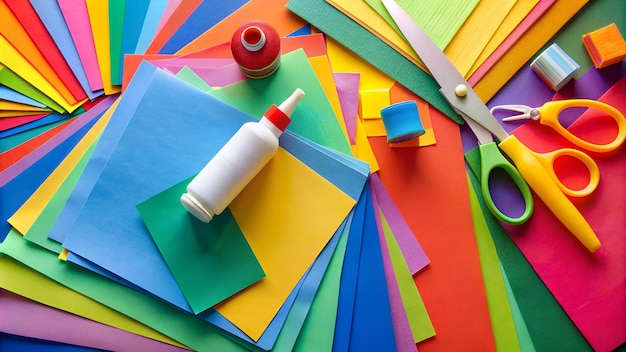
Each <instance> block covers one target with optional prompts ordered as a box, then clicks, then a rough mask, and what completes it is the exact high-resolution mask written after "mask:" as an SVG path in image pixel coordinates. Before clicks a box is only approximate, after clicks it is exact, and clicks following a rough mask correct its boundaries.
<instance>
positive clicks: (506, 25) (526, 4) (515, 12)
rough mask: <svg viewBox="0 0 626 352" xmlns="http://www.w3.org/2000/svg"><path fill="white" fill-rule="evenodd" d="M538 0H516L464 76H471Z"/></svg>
mask: <svg viewBox="0 0 626 352" xmlns="http://www.w3.org/2000/svg"><path fill="white" fill-rule="evenodd" d="M538 2H539V0H517V1H516V2H515V5H513V8H512V9H511V11H509V13H508V14H507V15H506V17H505V18H504V20H503V21H502V23H501V24H500V27H498V29H497V30H496V32H495V33H494V34H493V36H492V37H491V39H490V40H489V42H488V43H487V45H486V46H485V48H484V49H483V51H482V52H481V53H480V55H479V56H478V58H477V59H476V61H475V62H474V64H473V65H472V68H471V69H470V70H469V72H468V73H467V74H466V75H465V78H468V77H469V76H471V75H472V74H473V73H474V72H476V70H478V68H479V67H480V65H482V64H483V63H484V62H485V60H487V59H488V58H489V56H490V55H491V54H493V52H494V51H495V50H496V49H497V48H498V47H499V46H500V44H502V42H504V40H505V39H506V38H507V37H508V36H509V34H511V32H513V30H514V29H515V27H517V26H518V25H519V24H520V23H521V22H522V21H523V20H524V18H525V17H526V16H527V15H528V14H529V13H530V11H532V9H533V8H534V7H535V6H536V5H537V3H538Z"/></svg>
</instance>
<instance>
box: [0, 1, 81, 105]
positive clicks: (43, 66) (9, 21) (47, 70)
mask: <svg viewBox="0 0 626 352" xmlns="http://www.w3.org/2000/svg"><path fill="white" fill-rule="evenodd" d="M0 16H1V18H2V20H0V35H2V36H4V38H5V39H6V40H7V41H8V42H9V43H11V45H12V46H13V47H14V48H15V49H16V50H17V51H18V52H20V53H21V54H22V55H23V56H24V57H25V58H26V59H27V60H28V62H29V64H30V65H32V66H33V67H35V68H36V69H37V71H38V72H39V73H40V74H41V75H42V76H43V77H44V78H45V80H46V81H47V82H49V83H50V84H51V85H52V86H53V87H54V89H55V90H56V91H57V92H59V94H60V95H61V96H62V98H63V99H64V101H65V102H66V105H67V104H70V105H71V104H76V103H77V102H78V101H77V100H76V98H74V96H73V95H72V93H71V92H70V90H69V89H68V87H67V86H66V85H65V83H64V82H63V80H62V79H61V77H60V76H59V75H58V74H57V73H56V71H55V70H54V68H53V67H52V66H50V63H48V61H47V60H46V58H45V57H44V56H43V54H42V53H41V52H40V51H39V49H38V48H37V45H35V43H34V42H33V40H32V39H31V37H30V36H29V35H28V33H27V32H26V30H25V29H24V27H22V24H21V23H20V22H19V21H18V20H17V17H15V15H14V14H13V12H12V11H11V9H10V8H9V6H8V5H7V4H6V3H5V2H4V1H0ZM0 62H3V63H4V61H3V60H2V58H0ZM7 66H9V65H7ZM13 71H15V70H13ZM31 83H32V82H31ZM33 85H35V84H33ZM35 86H36V85H35ZM51 98H52V97H51ZM53 99H54V98H53ZM55 101H56V102H58V103H61V102H60V101H58V100H56V99H55ZM64 108H65V106H64Z"/></svg>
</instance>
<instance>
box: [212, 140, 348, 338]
mask: <svg viewBox="0 0 626 352" xmlns="http://www.w3.org/2000/svg"><path fill="white" fill-rule="evenodd" d="M285 170H289V177H285ZM268 199H273V200H275V201H270V202H268V201H267V200H268ZM355 203H356V200H354V199H352V198H350V197H349V196H348V195H346V194H345V193H343V192H342V191H341V190H340V189H338V188H337V187H335V186H334V185H333V184H332V183H330V182H329V181H327V180H326V179H324V178H323V177H320V175H318V174H317V173H316V172H315V171H313V170H312V169H310V168H309V167H308V166H306V164H304V163H302V162H301V161H300V160H298V159H297V158H295V157H294V156H292V155H291V154H289V153H288V152H286V151H285V150H283V149H279V151H278V152H277V154H275V155H274V157H273V158H272V160H270V162H269V163H268V164H267V166H265V168H263V169H262V170H261V172H260V173H259V174H258V175H257V176H255V178H254V179H253V180H252V182H251V183H250V184H248V185H247V186H246V188H245V189H244V190H243V191H242V193H240V194H239V196H237V198H236V199H235V200H234V201H233V202H232V203H231V204H230V210H231V212H232V214H233V216H234V218H235V220H236V221H237V223H238V224H239V227H240V228H241V230H242V232H243V233H244V235H245V236H246V239H247V240H248V243H249V244H250V247H251V248H252V250H253V251H254V253H255V254H256V256H257V258H258V259H259V262H260V263H261V265H262V266H263V270H264V271H265V273H266V275H267V276H266V277H265V278H264V279H263V280H260V281H259V282H257V283H255V284H253V285H252V286H250V287H248V288H247V289H245V290H243V291H241V292H240V293H238V294H236V295H235V296H233V297H232V298H230V299H228V300H226V301H225V302H223V303H220V304H218V305H217V306H215V309H216V310H217V311H218V312H219V313H221V314H222V315H223V316H224V317H226V319H228V320H230V321H231V322H232V323H233V324H235V325H236V326H237V327H238V328H239V329H241V330H242V331H243V332H244V333H245V334H246V335H248V336H250V338H252V339H254V340H258V339H259V337H260V336H261V334H262V333H263V331H264V330H265V329H266V328H267V326H268V325H269V323H270V322H271V321H272V319H273V318H274V316H275V315H276V313H277V312H278V310H279V309H280V307H281V306H282V304H283V303H284V301H285V299H286V298H287V296H288V295H289V293H290V292H291V291H292V290H293V288H294V287H295V286H296V284H297V283H298V281H299V280H300V279H301V278H302V275H303V274H304V273H305V272H306V270H307V269H308V268H309V266H310V265H311V264H312V263H313V261H314V260H315V258H316V257H317V256H318V254H319V253H320V252H321V250H322V249H323V247H324V246H325V245H326V243H327V242H328V241H329V239H330V238H331V237H332V235H333V234H334V233H335V231H336V230H337V228H338V227H339V225H340V224H341V222H342V221H343V220H344V219H345V218H346V216H347V215H348V213H349V212H350V210H351V209H352V207H353V206H354V204H355Z"/></svg>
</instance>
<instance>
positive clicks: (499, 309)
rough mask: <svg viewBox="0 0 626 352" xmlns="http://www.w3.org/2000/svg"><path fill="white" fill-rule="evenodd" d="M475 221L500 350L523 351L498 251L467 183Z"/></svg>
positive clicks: (492, 320) (493, 323)
mask: <svg viewBox="0 0 626 352" xmlns="http://www.w3.org/2000/svg"><path fill="white" fill-rule="evenodd" d="M467 182H468V187H469V195H470V204H471V207H472V216H473V218H474V232H475V234H476V243H477V245H478V255H479V256H480V265H481V268H482V271H483V278H484V281H485V293H486V294H487V303H488V304H489V315H490V316H491V326H492V328H493V335H494V338H495V340H496V347H497V349H498V350H504V349H506V350H510V351H521V346H520V343H519V339H518V336H517V331H516V330H515V320H514V318H513V314H512V312H511V305H510V303H509V298H508V296H507V292H506V286H505V282H504V278H503V277H502V271H501V270H500V262H499V260H498V253H497V252H496V247H495V245H494V243H493V240H492V239H491V235H490V233H489V228H488V227H487V223H486V222H485V218H484V217H483V214H482V211H481V210H480V205H479V204H478V199H477V198H476V192H475V191H474V188H473V187H472V186H471V183H470V180H469V179H468V180H467Z"/></svg>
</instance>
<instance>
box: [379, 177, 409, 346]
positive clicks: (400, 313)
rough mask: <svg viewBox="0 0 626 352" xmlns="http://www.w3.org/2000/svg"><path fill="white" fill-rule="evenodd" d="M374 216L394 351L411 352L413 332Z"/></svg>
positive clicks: (381, 227)
mask: <svg viewBox="0 0 626 352" xmlns="http://www.w3.org/2000/svg"><path fill="white" fill-rule="evenodd" d="M370 186H371V183H370ZM372 201H373V203H374V204H377V199H376V193H375V192H372ZM374 214H375V217H376V227H377V229H378V241H379V242H380V251H381V253H382V258H383V268H384V270H385V279H386V281H387V292H388V293H389V305H390V307H391V320H392V321H393V331H394V334H395V337H396V351H406V352H409V351H411V352H412V351H415V340H414V338H413V332H412V331H411V325H410V324H409V319H408V317H407V315H406V310H405V309H404V302H402V296H401V295H400V288H399V287H398V281H397V279H396V274H395V272H394V270H393V264H392V263H391V257H390V256H389V249H388V247H387V241H386V240H385V234H384V232H383V226H382V223H381V220H380V216H379V213H378V212H377V211H374Z"/></svg>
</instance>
